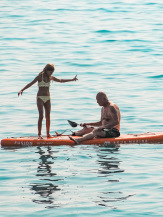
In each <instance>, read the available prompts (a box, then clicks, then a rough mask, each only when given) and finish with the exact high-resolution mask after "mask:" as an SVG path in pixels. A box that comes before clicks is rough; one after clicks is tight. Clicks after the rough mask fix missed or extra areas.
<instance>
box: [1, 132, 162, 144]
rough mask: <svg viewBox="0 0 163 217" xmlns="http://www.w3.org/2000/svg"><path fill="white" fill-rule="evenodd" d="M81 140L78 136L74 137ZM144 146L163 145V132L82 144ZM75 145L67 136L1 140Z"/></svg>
mask: <svg viewBox="0 0 163 217" xmlns="http://www.w3.org/2000/svg"><path fill="white" fill-rule="evenodd" d="M73 138H74V139H75V138H79V137H77V136H74V137H73ZM136 143H137V144H142V143H152V144H156V143H161V144H163V132H155V133H150V132H149V133H139V134H122V135H121V136H120V137H117V138H96V139H92V140H87V141H85V142H82V144H83V145H84V144H85V145H109V144H115V145H116V144H136ZM59 145H74V142H73V141H72V140H70V138H69V137H68V136H66V135H62V136H54V137H53V138H47V137H43V139H38V137H32V136H31V137H14V138H6V139H2V140H1V146H20V147H26V146H59Z"/></svg>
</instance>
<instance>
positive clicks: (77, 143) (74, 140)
mask: <svg viewBox="0 0 163 217" xmlns="http://www.w3.org/2000/svg"><path fill="white" fill-rule="evenodd" d="M69 139H70V140H72V141H73V142H74V143H75V144H76V145H79V144H80V143H79V142H78V140H77V139H73V138H72V137H71V136H69Z"/></svg>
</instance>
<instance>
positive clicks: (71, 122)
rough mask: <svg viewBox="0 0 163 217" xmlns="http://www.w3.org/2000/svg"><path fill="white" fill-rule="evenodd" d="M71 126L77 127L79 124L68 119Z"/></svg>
mask: <svg viewBox="0 0 163 217" xmlns="http://www.w3.org/2000/svg"><path fill="white" fill-rule="evenodd" d="M67 121H68V123H69V124H70V126H71V127H77V126H78V124H77V123H76V122H74V121H70V120H67Z"/></svg>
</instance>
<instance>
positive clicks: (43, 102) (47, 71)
mask: <svg viewBox="0 0 163 217" xmlns="http://www.w3.org/2000/svg"><path fill="white" fill-rule="evenodd" d="M54 70H55V67H54V65H53V64H50V63H49V64H47V65H46V66H45V68H44V69H43V71H42V72H40V73H39V74H38V75H37V77H36V78H35V79H34V80H33V81H32V82H30V83H29V84H27V85H26V86H25V87H24V88H23V89H22V90H20V91H19V92H18V96H19V95H20V94H21V95H22V93H23V91H24V90H26V89H28V88H29V87H31V86H32V85H33V84H35V83H36V82H37V81H38V87H39V89H38V93H37V107H38V112H39V119H38V139H43V138H42V136H41V129H42V120H43V111H44V110H43V108H44V109H45V117H46V133H47V137H48V138H49V137H51V135H50V111H51V102H50V92H49V87H50V81H51V80H52V81H56V82H60V83H64V82H69V81H77V80H78V79H77V75H76V76H75V77H74V78H73V79H58V78H56V77H54V76H52V74H53V72H54Z"/></svg>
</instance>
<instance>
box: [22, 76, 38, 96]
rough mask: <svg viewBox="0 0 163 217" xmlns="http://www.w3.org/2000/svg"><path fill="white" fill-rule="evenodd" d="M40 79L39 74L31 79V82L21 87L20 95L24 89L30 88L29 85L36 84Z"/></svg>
mask: <svg viewBox="0 0 163 217" xmlns="http://www.w3.org/2000/svg"><path fill="white" fill-rule="evenodd" d="M37 81H38V76H37V77H36V78H35V79H34V80H33V81H31V82H30V83H29V84H27V85H26V86H25V87H24V88H23V89H21V90H20V91H19V92H18V96H19V95H20V94H21V95H22V93H23V91H24V90H26V89H28V88H29V87H31V86H32V85H33V84H35V83H36V82H37Z"/></svg>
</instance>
